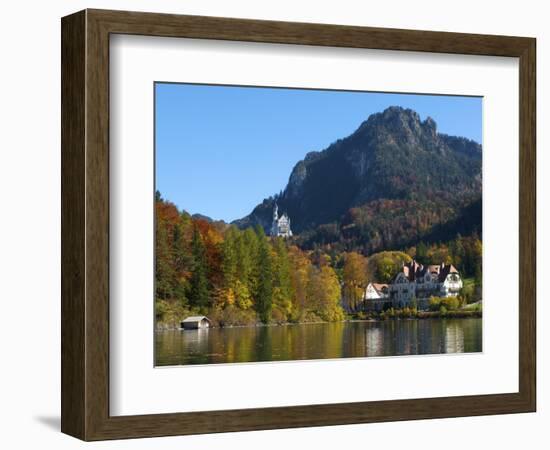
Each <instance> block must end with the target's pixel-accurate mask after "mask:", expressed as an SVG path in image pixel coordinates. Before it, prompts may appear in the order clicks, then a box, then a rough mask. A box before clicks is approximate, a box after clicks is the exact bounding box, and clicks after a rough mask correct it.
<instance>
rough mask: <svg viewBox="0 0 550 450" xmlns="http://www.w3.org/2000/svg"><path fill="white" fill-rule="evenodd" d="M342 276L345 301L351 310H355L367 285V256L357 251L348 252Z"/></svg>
mask: <svg viewBox="0 0 550 450" xmlns="http://www.w3.org/2000/svg"><path fill="white" fill-rule="evenodd" d="M342 277H343V297H344V301H345V302H346V305H347V307H348V308H349V309H350V310H351V311H355V310H356V309H357V306H358V304H359V302H360V301H361V299H362V298H363V293H364V291H365V288H366V287H367V260H366V258H365V257H364V256H363V255H361V254H359V253H356V252H349V253H347V254H346V256H345V260H344V270H343V274H342Z"/></svg>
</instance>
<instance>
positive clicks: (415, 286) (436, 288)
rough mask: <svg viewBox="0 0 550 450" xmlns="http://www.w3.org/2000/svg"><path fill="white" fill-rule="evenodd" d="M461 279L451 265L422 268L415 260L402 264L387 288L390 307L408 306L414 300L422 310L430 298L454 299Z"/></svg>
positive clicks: (460, 284)
mask: <svg viewBox="0 0 550 450" xmlns="http://www.w3.org/2000/svg"><path fill="white" fill-rule="evenodd" d="M460 289H462V279H461V278H460V274H459V273H458V270H456V268H455V267H454V266H453V265H452V264H445V263H441V264H439V265H429V266H424V265H422V264H420V263H418V262H417V261H415V260H412V261H411V262H410V263H407V264H403V267H402V268H401V271H400V272H399V273H398V274H397V275H396V276H395V277H394V279H393V281H392V283H391V284H390V287H389V294H390V299H391V303H392V306H394V307H403V306H408V305H410V304H411V302H412V301H413V299H414V300H416V301H417V306H418V308H420V309H424V308H426V307H427V306H428V301H429V299H430V297H432V296H433V297H456V296H457V295H458V293H459V291H460Z"/></svg>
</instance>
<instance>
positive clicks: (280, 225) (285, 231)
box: [271, 203, 292, 237]
mask: <svg viewBox="0 0 550 450" xmlns="http://www.w3.org/2000/svg"><path fill="white" fill-rule="evenodd" d="M271 236H274V237H276V236H282V237H291V236H292V230H291V229H290V218H289V217H288V215H287V214H286V213H283V215H282V216H281V217H279V207H278V206H277V203H275V208H273V222H272V224H271Z"/></svg>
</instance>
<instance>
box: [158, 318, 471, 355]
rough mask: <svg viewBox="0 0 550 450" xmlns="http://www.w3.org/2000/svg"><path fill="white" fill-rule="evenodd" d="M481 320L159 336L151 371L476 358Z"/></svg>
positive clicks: (302, 326) (214, 330) (304, 326)
mask: <svg viewBox="0 0 550 450" xmlns="http://www.w3.org/2000/svg"><path fill="white" fill-rule="evenodd" d="M481 322H482V319H479V318H475V319H424V320H388V321H382V322H340V323H321V324H298V325H287V326H270V327H239V328H212V329H209V330H186V331H159V332H157V334H156V336H155V351H156V365H158V366H166V365H180V364H212V363H235V362H251V361H287V360H297V359H326V358H352V357H365V356H395V355H423V354H433V353H470V352H480V351H481V350H482V348H481V343H482V339H481V335H482V328H481Z"/></svg>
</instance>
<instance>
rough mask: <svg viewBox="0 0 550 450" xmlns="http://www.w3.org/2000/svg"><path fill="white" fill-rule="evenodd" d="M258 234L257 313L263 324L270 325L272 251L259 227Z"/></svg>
mask: <svg viewBox="0 0 550 450" xmlns="http://www.w3.org/2000/svg"><path fill="white" fill-rule="evenodd" d="M256 232H257V234H258V239H259V241H260V242H259V249H258V287H257V294H256V311H257V312H258V314H259V316H260V320H261V321H262V322H263V323H269V322H270V320H271V307H272V302H273V280H272V261H271V254H270V252H271V249H270V246H269V243H268V241H267V238H266V237H265V234H264V230H263V229H262V228H261V227H258V228H257V231H256Z"/></svg>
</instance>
